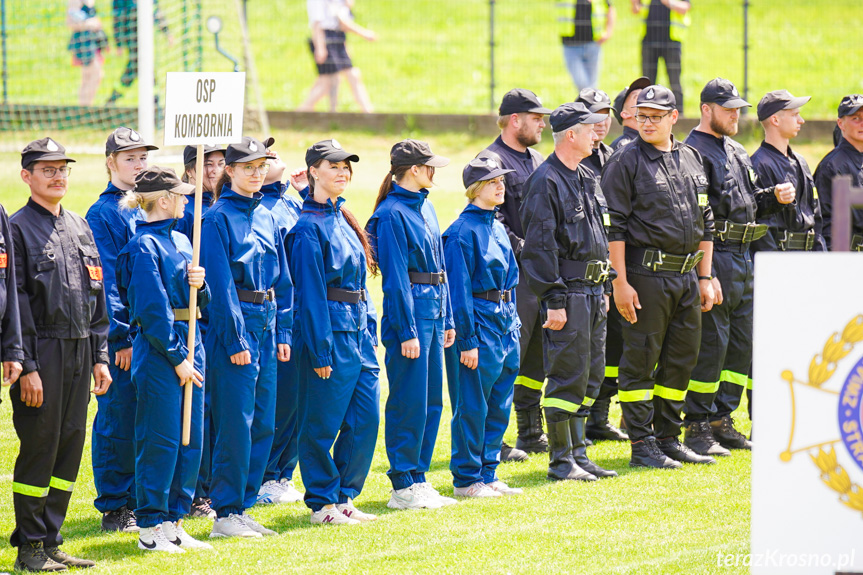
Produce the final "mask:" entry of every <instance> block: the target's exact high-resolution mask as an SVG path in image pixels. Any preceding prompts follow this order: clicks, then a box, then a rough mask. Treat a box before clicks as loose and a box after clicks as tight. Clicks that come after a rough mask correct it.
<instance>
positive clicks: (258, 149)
mask: <svg viewBox="0 0 863 575" xmlns="http://www.w3.org/2000/svg"><path fill="white" fill-rule="evenodd" d="M272 157H273V156H271V155H270V154H269V153H268V152H267V147H266V146H265V145H264V144H263V142H261V141H260V140H256V139H255V138H252V137H251V136H243V141H242V142H240V143H239V144H231V145H230V146H228V148H227V149H226V150H225V163H226V164H237V163H240V164H242V163H244V162H253V161H255V160H260V159H261V158H272Z"/></svg>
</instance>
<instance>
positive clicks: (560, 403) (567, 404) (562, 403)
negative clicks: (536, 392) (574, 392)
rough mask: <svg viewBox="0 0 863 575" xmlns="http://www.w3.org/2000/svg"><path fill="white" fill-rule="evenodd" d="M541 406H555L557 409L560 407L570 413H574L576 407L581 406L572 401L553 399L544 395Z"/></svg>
mask: <svg viewBox="0 0 863 575" xmlns="http://www.w3.org/2000/svg"><path fill="white" fill-rule="evenodd" d="M542 406H543V407H556V408H558V409H562V410H564V411H569V412H571V413H575V412H576V411H578V408H579V407H581V406H580V405H578V404H577V403H572V402H571V401H566V400H563V399H555V398H553V397H546V398H543V400H542Z"/></svg>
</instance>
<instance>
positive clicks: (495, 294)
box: [473, 289, 512, 303]
mask: <svg viewBox="0 0 863 575" xmlns="http://www.w3.org/2000/svg"><path fill="white" fill-rule="evenodd" d="M473 297H477V298H479V299H484V300H486V301H493V302H495V303H497V302H499V301H503V302H506V303H509V302H511V301H512V290H509V289H508V290H504V291H500V290H496V289H490V290H488V291H484V292H482V293H475V294H473Z"/></svg>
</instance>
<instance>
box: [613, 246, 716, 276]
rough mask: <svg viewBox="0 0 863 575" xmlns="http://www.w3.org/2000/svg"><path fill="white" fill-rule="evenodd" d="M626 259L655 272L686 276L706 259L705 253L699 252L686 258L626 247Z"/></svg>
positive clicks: (651, 249) (654, 250) (653, 250)
mask: <svg viewBox="0 0 863 575" xmlns="http://www.w3.org/2000/svg"><path fill="white" fill-rule="evenodd" d="M626 257H627V259H628V260H630V261H631V262H633V263H637V264H641V265H642V266H644V267H645V268H647V269H649V270H650V271H654V272H676V273H680V274H685V273H689V272H691V271H692V270H693V269H695V266H696V265H698V262H700V261H701V260H702V258H704V252H703V251H701V250H698V251H696V252H693V253H691V254H686V255H685V256H680V255H677V254H669V253H665V252H663V251H662V250H657V249H655V248H632V247H629V246H626Z"/></svg>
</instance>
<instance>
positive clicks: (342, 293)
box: [327, 287, 366, 303]
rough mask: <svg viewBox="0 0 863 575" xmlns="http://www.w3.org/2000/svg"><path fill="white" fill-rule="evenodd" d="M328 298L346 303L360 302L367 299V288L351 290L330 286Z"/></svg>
mask: <svg viewBox="0 0 863 575" xmlns="http://www.w3.org/2000/svg"><path fill="white" fill-rule="evenodd" d="M327 299H328V300H330V301H340V302H344V303H360V302H361V301H366V290H364V289H361V290H359V291H351V290H349V289H342V288H335V287H328V288H327Z"/></svg>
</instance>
